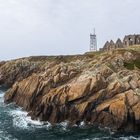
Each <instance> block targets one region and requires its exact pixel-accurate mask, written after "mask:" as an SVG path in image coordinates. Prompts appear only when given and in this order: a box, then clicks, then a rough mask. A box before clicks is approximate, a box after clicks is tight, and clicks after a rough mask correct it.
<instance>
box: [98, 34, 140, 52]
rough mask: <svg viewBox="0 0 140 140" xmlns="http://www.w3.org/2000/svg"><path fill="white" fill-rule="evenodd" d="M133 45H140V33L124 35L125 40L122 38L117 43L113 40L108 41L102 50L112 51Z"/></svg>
mask: <svg viewBox="0 0 140 140" xmlns="http://www.w3.org/2000/svg"><path fill="white" fill-rule="evenodd" d="M133 45H140V35H127V36H125V37H124V39H123V42H122V41H121V39H118V40H117V41H116V43H114V42H113V40H111V41H110V42H109V41H107V42H106V43H105V45H104V47H103V48H102V49H100V50H101V51H111V50H114V49H117V48H124V47H129V46H133Z"/></svg>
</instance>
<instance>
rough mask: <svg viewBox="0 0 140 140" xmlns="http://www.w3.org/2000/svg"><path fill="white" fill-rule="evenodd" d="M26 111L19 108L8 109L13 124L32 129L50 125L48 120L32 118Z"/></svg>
mask: <svg viewBox="0 0 140 140" xmlns="http://www.w3.org/2000/svg"><path fill="white" fill-rule="evenodd" d="M27 114H28V113H27V112H25V111H22V110H21V109H19V108H18V109H17V110H12V111H10V115H11V116H12V117H13V126H14V127H18V128H20V129H33V128H47V129H49V128H50V127H51V124H50V123H49V122H45V123H44V122H41V121H35V120H32V119H31V117H30V116H28V115H27Z"/></svg>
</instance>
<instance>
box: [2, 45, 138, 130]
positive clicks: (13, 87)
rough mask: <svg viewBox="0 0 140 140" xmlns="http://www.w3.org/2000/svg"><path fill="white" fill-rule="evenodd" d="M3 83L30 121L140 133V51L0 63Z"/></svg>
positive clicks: (7, 97)
mask: <svg viewBox="0 0 140 140" xmlns="http://www.w3.org/2000/svg"><path fill="white" fill-rule="evenodd" d="M0 84H1V85H4V86H8V87H9V90H8V91H7V92H6V93H5V103H11V102H15V103H16V104H17V105H19V106H21V107H23V109H24V110H27V111H28V112H29V113H28V115H30V116H31V117H32V119H39V120H40V121H49V122H51V123H52V124H55V123H59V122H62V121H65V120H67V121H69V122H70V124H79V123H80V122H82V121H84V122H85V123H87V124H89V123H90V124H93V125H100V126H103V127H109V128H111V129H113V130H123V131H124V130H125V131H140V47H134V48H132V47H130V48H127V49H118V50H114V51H112V52H109V53H106V52H103V53H102V52H95V53H86V54H84V55H77V56H57V57H55V56H53V57H51V56H50V57H45V56H42V57H41V56H40V57H29V58H22V59H17V60H12V61H8V62H2V63H0Z"/></svg>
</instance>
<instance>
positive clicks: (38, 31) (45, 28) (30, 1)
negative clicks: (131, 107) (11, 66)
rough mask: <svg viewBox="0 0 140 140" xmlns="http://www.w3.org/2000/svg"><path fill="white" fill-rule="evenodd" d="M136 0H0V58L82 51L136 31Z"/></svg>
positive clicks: (137, 31) (137, 26)
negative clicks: (92, 42)
mask: <svg viewBox="0 0 140 140" xmlns="http://www.w3.org/2000/svg"><path fill="white" fill-rule="evenodd" d="M139 5H140V1H139V0H135V1H134V0H123V1H122V0H114V1H112V0H69V1H68V0H0V50H1V51H0V59H11V58H17V57H23V56H29V55H58V54H77V53H84V52H86V51H88V49H89V33H90V32H91V31H92V30H93V28H94V27H96V32H97V37H98V47H102V46H103V44H104V42H105V41H106V40H110V39H114V40H115V39H117V37H123V36H124V35H125V34H129V33H139V32H140V29H139V17H140V9H139Z"/></svg>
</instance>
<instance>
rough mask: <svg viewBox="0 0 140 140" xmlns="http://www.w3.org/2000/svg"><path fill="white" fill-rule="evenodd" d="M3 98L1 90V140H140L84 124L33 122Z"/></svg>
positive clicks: (137, 137)
mask: <svg viewBox="0 0 140 140" xmlns="http://www.w3.org/2000/svg"><path fill="white" fill-rule="evenodd" d="M3 96H4V91H3V90H1V89H0V140H140V136H139V135H134V136H132V135H130V134H114V133H111V132H109V130H107V129H100V128H95V127H92V126H90V127H89V126H85V125H84V123H83V122H81V125H80V126H73V127H69V126H68V123H67V122H63V123H60V124H57V125H56V126H52V125H51V124H50V123H45V124H43V123H41V122H39V121H33V120H31V118H30V117H28V116H27V112H24V111H22V109H21V108H19V107H17V106H15V105H14V104H10V105H6V104H4V102H3Z"/></svg>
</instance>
